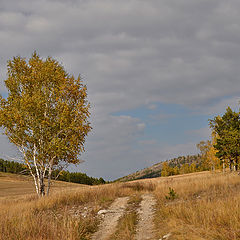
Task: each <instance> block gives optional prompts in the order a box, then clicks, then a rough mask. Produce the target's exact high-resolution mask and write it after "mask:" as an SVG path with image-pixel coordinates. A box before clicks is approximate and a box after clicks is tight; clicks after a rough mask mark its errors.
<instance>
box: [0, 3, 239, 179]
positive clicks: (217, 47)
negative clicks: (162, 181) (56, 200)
mask: <svg viewBox="0 0 240 240" xmlns="http://www.w3.org/2000/svg"><path fill="white" fill-rule="evenodd" d="M239 12H240V1H239V0H229V1H225V0H171V1H169V0H148V1H146V0H121V1H119V0H101V1H99V0H68V1H64V0H59V1H58V0H11V1H9V0H1V2H0V49H1V54H0V93H1V95H3V96H7V90H6V88H5V87H4V80H5V79H6V77H7V75H6V71H7V61H8V60H9V59H12V58H13V57H14V56H18V55H20V56H22V57H26V58H29V57H31V54H32V53H33V52H34V51H35V50H36V51H37V52H38V54H39V55H40V56H41V57H43V58H45V57H47V56H51V57H53V58H55V59H56V60H58V61H59V62H60V63H62V64H63V66H64V67H65V69H66V70H67V72H68V73H70V74H73V75H74V76H76V77H77V76H78V75H79V74H80V76H81V77H82V80H83V82H84V83H85V84H86V85H87V89H88V100H89V102H90V103H91V110H90V111H91V118H90V121H91V125H92V127H93V129H92V132H91V133H90V134H89V136H88V137H87V139H86V143H85V147H86V152H85V153H83V154H82V155H81V156H80V158H81V159H82V160H84V161H85V162H84V163H82V164H80V165H78V166H75V167H74V166H72V167H71V168H70V169H71V170H72V171H81V172H85V173H87V174H88V175H90V176H94V177H103V178H104V179H106V180H113V179H116V178H119V177H121V176H124V175H127V174H129V173H132V172H134V171H137V170H140V169H143V168H145V167H147V166H150V165H152V164H155V163H157V162H160V161H164V160H167V159H171V158H173V157H177V156H181V155H190V154H196V153H198V150H197V148H196V144H197V143H198V142H200V141H201V140H207V139H208V138H209V136H210V130H209V127H208V119H210V118H213V117H214V116H216V115H218V114H223V113H224V111H225V109H226V107H227V106H230V107H232V108H234V109H236V110H237V109H238V103H239V100H240V98H239V96H240V81H239V76H240V67H239V63H240V14H239ZM0 143H1V144H0V157H2V158H5V159H9V160H11V159H12V158H16V156H17V157H18V156H19V153H17V151H16V148H15V147H14V146H13V145H11V144H10V143H9V142H8V140H7V138H6V137H5V136H4V135H0Z"/></svg>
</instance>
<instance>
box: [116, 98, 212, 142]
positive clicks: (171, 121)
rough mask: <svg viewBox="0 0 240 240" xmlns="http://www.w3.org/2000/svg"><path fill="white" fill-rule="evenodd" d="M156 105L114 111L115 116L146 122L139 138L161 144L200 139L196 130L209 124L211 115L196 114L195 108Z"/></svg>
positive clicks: (177, 105)
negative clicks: (124, 116)
mask: <svg viewBox="0 0 240 240" xmlns="http://www.w3.org/2000/svg"><path fill="white" fill-rule="evenodd" d="M155 105H156V107H155V108H153V109H149V108H148V107H147V106H144V107H140V108H137V109H133V110H127V111H121V112H117V113H114V115H115V116H121V115H126V116H131V117H134V118H138V119H140V120H141V121H142V122H144V123H145V124H146V127H145V130H144V134H143V135H142V136H141V137H140V139H139V140H152V139H154V140H156V141H157V142H159V143H161V144H171V145H172V144H183V143H187V142H189V141H194V142H197V141H200V140H204V139H200V138H199V136H197V134H193V132H194V130H198V129H201V128H206V127H207V126H208V119H209V118H211V116H209V115H196V114H194V110H193V109H190V108H187V107H185V106H183V105H179V104H163V103H157V104H155Z"/></svg>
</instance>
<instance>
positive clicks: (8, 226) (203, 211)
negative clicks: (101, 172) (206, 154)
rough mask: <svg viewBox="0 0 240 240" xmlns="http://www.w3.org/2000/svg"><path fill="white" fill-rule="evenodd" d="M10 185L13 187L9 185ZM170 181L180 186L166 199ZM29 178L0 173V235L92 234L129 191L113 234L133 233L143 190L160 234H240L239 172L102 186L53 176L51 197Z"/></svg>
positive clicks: (229, 236)
mask: <svg viewBox="0 0 240 240" xmlns="http://www.w3.org/2000/svg"><path fill="white" fill-rule="evenodd" d="M8 187H9V188H8ZM169 187H170V188H171V189H174V191H175V192H176V196H175V197H172V198H171V197H170V199H167V198H166V196H168V197H169V196H170V195H169ZM33 189H34V188H33V186H32V183H31V181H30V179H29V178H26V179H25V177H16V176H14V175H8V176H7V175H5V176H2V175H1V176H0V191H1V193H0V194H1V198H0V239H4V240H5V239H6V240H7V239H19V240H21V239H49V240H50V239H51V240H53V239H54V240H55V239H72V240H73V239H82V240H84V239H85V240H86V239H91V235H92V233H93V232H95V231H96V230H97V229H98V224H99V221H100V220H99V218H98V217H97V212H98V211H99V210H100V209H105V208H107V207H108V206H109V205H110V204H111V203H112V201H113V200H114V199H116V198H118V197H121V196H129V197H130V203H129V207H128V211H127V212H126V214H125V215H124V216H123V217H122V218H121V219H120V221H119V225H118V228H117V230H116V234H114V235H113V236H112V239H124V240H125V239H126V240H127V239H129V240H130V239H134V231H135V229H136V225H137V222H138V216H137V211H136V209H137V208H138V206H139V201H140V200H141V195H142V194H143V193H145V192H150V193H151V194H153V195H154V196H155V198H156V200H157V205H156V207H155V213H154V224H155V235H156V239H160V238H162V237H163V236H164V235H166V234H168V233H171V236H170V237H169V240H175V239H179V240H180V239H182V240H188V239H189V240H190V239H191V240H195V239H196V240H198V239H199V240H200V239H207V240H215V239H216V240H219V239H220V240H221V239H222V240H225V239H227V240H228V239H229V240H234V239H235V240H237V239H240V176H239V175H237V174H235V173H225V174H223V173H220V172H216V173H211V172H202V173H193V174H186V175H178V176H174V177H162V178H156V179H146V180H139V181H134V182H127V183H114V184H107V185H102V186H93V187H90V186H84V185H78V184H71V183H64V182H55V183H54V191H53V192H52V194H51V196H50V197H46V198H42V199H37V197H34V196H35V194H34V195H32V193H33Z"/></svg>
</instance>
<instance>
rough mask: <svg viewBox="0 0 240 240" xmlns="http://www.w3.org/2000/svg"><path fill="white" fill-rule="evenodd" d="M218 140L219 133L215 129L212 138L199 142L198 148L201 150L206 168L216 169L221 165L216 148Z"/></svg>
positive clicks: (203, 164)
mask: <svg viewBox="0 0 240 240" xmlns="http://www.w3.org/2000/svg"><path fill="white" fill-rule="evenodd" d="M216 142H217V135H216V133H215V132H214V131H213V132H212V134H211V140H207V141H201V142H200V143H198V144H197V148H198V149H199V150H200V152H201V155H202V159H203V163H202V166H203V168H204V170H207V169H209V170H215V169H218V168H220V167H221V162H220V159H219V158H218V157H216V153H217V150H216V149H215V148H214V145H215V144H216Z"/></svg>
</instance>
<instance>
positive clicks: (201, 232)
mask: <svg viewBox="0 0 240 240" xmlns="http://www.w3.org/2000/svg"><path fill="white" fill-rule="evenodd" d="M155 181H157V182H158V184H157V188H156V191H155V194H156V197H157V200H158V206H157V212H156V229H157V230H158V237H159V238H160V237H162V236H163V235H165V234H167V233H172V236H171V238H169V239H186V240H187V239H189V240H190V239H191V240H192V239H196V240H197V239H216V240H217V239H218V240H220V239H229V240H233V239H240V176H239V175H237V174H230V173H227V174H222V173H219V172H218V173H203V174H200V175H199V174H198V175H194V174H191V175H188V176H183V177H181V176H179V177H177V178H172V177H168V178H163V179H161V180H159V179H156V180H155ZM169 187H171V188H173V189H174V190H175V192H176V193H177V194H178V198H177V199H175V200H173V201H170V200H167V199H166V198H165V196H166V195H168V193H169Z"/></svg>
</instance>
